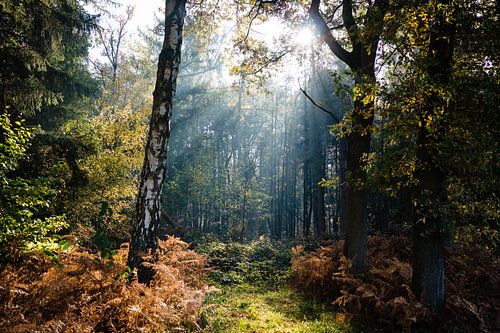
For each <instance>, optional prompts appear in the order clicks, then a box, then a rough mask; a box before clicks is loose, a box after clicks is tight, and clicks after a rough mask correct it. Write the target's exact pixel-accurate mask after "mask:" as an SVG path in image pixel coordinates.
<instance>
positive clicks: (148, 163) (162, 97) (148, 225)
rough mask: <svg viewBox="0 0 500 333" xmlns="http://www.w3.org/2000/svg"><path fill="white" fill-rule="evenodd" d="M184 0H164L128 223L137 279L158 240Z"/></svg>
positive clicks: (143, 276)
mask: <svg viewBox="0 0 500 333" xmlns="http://www.w3.org/2000/svg"><path fill="white" fill-rule="evenodd" d="M185 15H186V0H165V36H164V40H163V46H162V50H161V52H160V56H159V59H158V72H157V76H156V86H155V90H154V92H153V110H152V114H151V120H150V124H149V133H148V138H147V143H146V149H145V156H144V165H143V168H142V173H141V182H140V186H139V193H138V196H137V203H136V209H135V210H136V212H135V218H134V219H133V220H132V223H131V240H130V252H129V256H128V265H129V266H130V267H131V268H138V280H139V282H142V283H147V282H149V281H150V280H151V278H152V276H153V272H152V271H151V270H150V269H148V268H147V267H145V266H144V265H141V263H142V262H143V259H142V258H141V257H142V256H143V255H145V254H146V253H147V251H148V250H149V249H154V248H156V247H157V244H158V230H159V227H160V217H161V207H162V197H161V193H162V188H163V183H164V181H165V175H166V171H167V143H168V139H169V136H170V118H171V114H172V100H173V98H174V96H175V91H176V83H177V75H178V73H179V65H180V62H181V46H182V29H183V25H184V18H185Z"/></svg>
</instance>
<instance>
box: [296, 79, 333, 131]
mask: <svg viewBox="0 0 500 333" xmlns="http://www.w3.org/2000/svg"><path fill="white" fill-rule="evenodd" d="M299 89H300V91H302V93H303V94H304V96H306V97H307V99H308V100H309V101H310V102H311V103H312V104H313V105H314V106H315V107H317V108H318V109H320V110H321V111H323V112H325V113H327V114H328V115H329V116H330V117H332V118H333V120H335V121H336V122H337V124H338V123H340V119H339V118H338V117H337V116H336V115H335V113H333V112H332V111H330V110H327V109H325V108H324V107H322V106H321V105H319V104H318V103H316V102H315V101H314V100H313V99H312V97H311V96H309V94H308V93H307V92H306V91H305V90H304V89H302V87H301V86H300V82H299Z"/></svg>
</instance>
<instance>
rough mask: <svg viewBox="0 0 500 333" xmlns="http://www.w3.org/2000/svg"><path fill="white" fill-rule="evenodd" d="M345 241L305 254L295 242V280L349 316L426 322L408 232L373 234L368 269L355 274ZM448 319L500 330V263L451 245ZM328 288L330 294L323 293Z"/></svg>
mask: <svg viewBox="0 0 500 333" xmlns="http://www.w3.org/2000/svg"><path fill="white" fill-rule="evenodd" d="M342 249H343V244H342V241H339V242H335V243H332V244H328V245H325V246H323V247H321V248H319V249H317V250H316V251H314V252H309V253H306V252H304V248H303V247H300V246H299V247H295V248H294V255H293V259H292V269H293V272H294V276H295V282H296V284H297V285H298V286H299V287H301V288H306V289H308V290H310V291H312V292H316V293H318V294H321V295H322V296H323V297H326V298H327V299H328V301H331V302H332V303H333V304H334V305H335V306H336V308H337V309H338V310H339V311H342V312H344V313H345V314H346V315H347V316H349V317H352V318H354V319H356V318H362V319H363V320H367V319H369V320H371V321H373V322H375V323H377V325H381V326H382V327H385V328H386V329H391V330H396V331H410V329H412V328H415V327H422V326H424V327H425V325H426V324H428V321H429V319H430V313H429V312H428V311H427V310H426V309H425V308H424V307H423V305H422V304H420V303H419V302H418V301H417V299H416V297H415V296H414V295H413V293H412V292H411V289H410V283H411V259H412V258H411V244H410V242H409V240H408V239H407V238H404V237H379V236H373V237H370V239H369V253H368V260H369V269H368V271H367V272H366V274H365V275H364V276H360V277H354V276H353V275H352V274H350V272H349V268H350V265H349V262H348V261H347V260H346V259H345V257H343V256H342ZM446 276H447V277H448V278H447V279H446V282H445V283H446V292H447V303H446V324H445V326H447V327H449V328H452V329H453V331H455V332H492V331H496V330H499V329H500V322H499V320H500V318H499V316H498V314H499V313H500V289H499V288H498V286H499V285H500V263H499V262H498V260H497V259H492V257H491V256H487V255H485V254H484V253H483V251H479V250H478V251H476V252H472V251H470V250H469V251H466V250H465V249H462V248H456V249H453V250H450V251H449V253H448V255H447V257H446ZM325 291H326V292H327V293H328V294H325Z"/></svg>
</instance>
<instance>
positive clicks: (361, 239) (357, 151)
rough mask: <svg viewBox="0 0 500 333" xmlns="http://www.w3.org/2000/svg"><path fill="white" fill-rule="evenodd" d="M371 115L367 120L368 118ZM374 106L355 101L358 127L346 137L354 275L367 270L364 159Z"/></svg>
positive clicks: (347, 250)
mask: <svg viewBox="0 0 500 333" xmlns="http://www.w3.org/2000/svg"><path fill="white" fill-rule="evenodd" d="M366 114H368V117H366ZM373 114H374V112H373V103H369V104H368V105H364V104H363V103H362V102H361V101H359V100H356V101H355V102H354V109H353V112H352V119H351V121H352V126H353V127H354V128H358V130H356V131H352V132H351V134H349V135H348V136H347V170H348V172H349V173H348V175H347V177H348V178H347V203H346V221H347V224H346V240H345V245H344V255H345V256H346V257H347V258H349V259H351V260H352V264H353V265H352V267H353V270H354V271H355V272H358V273H360V272H362V271H363V270H364V269H365V254H366V243H367V239H368V225H367V221H366V203H367V189H366V184H365V183H366V178H367V175H366V172H365V171H364V169H363V162H362V158H363V156H364V155H365V154H368V153H369V152H370V140H371V133H370V130H369V126H370V125H371V124H372V122H373Z"/></svg>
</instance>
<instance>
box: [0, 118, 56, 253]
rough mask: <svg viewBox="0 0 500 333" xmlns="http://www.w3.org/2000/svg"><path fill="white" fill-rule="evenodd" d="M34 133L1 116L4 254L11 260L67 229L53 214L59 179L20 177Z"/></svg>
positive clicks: (0, 246)
mask: <svg viewBox="0 0 500 333" xmlns="http://www.w3.org/2000/svg"><path fill="white" fill-rule="evenodd" d="M31 138H32V132H31V131H30V130H29V129H27V128H25V127H24V126H23V124H22V122H21V121H17V122H14V123H12V122H11V120H10V119H9V116H8V115H6V114H4V115H1V116H0V254H1V257H2V258H3V259H4V260H11V259H13V258H14V257H15V256H16V255H17V254H19V251H20V250H24V249H25V248H27V247H30V248H34V247H36V244H39V243H42V242H44V241H45V240H46V237H47V236H48V235H50V234H52V233H54V232H57V231H59V230H61V229H62V228H64V227H65V226H66V223H65V220H64V216H58V215H53V214H51V213H50V211H49V208H50V206H51V201H50V200H51V198H53V197H55V195H56V194H57V189H56V188H57V185H58V184H57V179H56V178H52V177H40V178H36V179H24V178H22V177H19V176H17V175H16V170H17V167H18V164H19V162H20V161H21V160H22V159H23V158H24V157H25V154H26V151H27V148H28V146H29V144H30V141H31Z"/></svg>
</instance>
